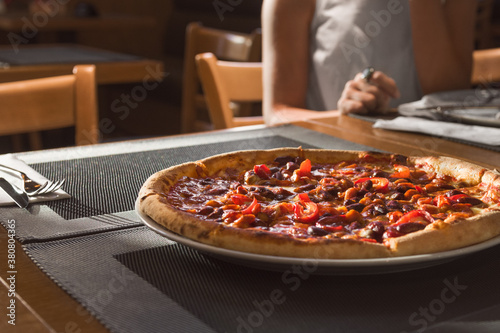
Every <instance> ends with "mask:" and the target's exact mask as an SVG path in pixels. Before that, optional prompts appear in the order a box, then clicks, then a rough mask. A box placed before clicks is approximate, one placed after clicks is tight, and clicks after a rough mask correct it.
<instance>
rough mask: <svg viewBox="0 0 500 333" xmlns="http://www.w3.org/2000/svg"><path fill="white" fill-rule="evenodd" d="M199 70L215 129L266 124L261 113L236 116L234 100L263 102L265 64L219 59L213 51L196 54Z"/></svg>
mask: <svg viewBox="0 0 500 333" xmlns="http://www.w3.org/2000/svg"><path fill="white" fill-rule="evenodd" d="M196 64H197V66H198V73H199V75H200V80H201V83H202V87H203V91H204V92H205V96H206V101H207V106H208V110H209V113H210V118H211V120H212V123H213V124H214V127H215V129H224V128H231V127H237V126H245V125H256V124H263V123H264V120H263V117H262V116H254V117H234V114H233V110H232V109H231V108H230V103H231V102H261V101H262V63H260V62H235V61H222V60H218V59H217V57H216V56H215V55H214V54H213V53H210V52H208V53H202V54H198V55H197V56H196Z"/></svg>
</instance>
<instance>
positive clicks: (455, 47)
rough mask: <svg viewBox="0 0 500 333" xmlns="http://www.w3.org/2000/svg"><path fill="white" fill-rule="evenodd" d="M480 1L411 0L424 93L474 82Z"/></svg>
mask: <svg viewBox="0 0 500 333" xmlns="http://www.w3.org/2000/svg"><path fill="white" fill-rule="evenodd" d="M476 5H477V0H447V1H441V0H410V17H411V23H412V35H413V47H414V53H415V63H416V66H417V72H418V77H419V80H420V84H421V86H422V90H423V93H424V94H428V93H432V92H437V91H443V90H454V89H467V88H469V87H470V85H471V72H472V52H473V50H474V27H475V26H474V25H475V16H476V15H475V14H476Z"/></svg>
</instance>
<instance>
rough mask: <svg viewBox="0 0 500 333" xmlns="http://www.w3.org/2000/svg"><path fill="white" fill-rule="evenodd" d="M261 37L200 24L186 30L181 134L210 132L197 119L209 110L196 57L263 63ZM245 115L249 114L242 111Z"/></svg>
mask: <svg viewBox="0 0 500 333" xmlns="http://www.w3.org/2000/svg"><path fill="white" fill-rule="evenodd" d="M261 47H262V34H261V32H260V29H257V30H255V31H254V32H252V33H250V34H243V33H237V32H231V31H225V30H219V29H213V28H207V27H204V26H202V25H201V24H200V23H197V22H193V23H190V24H189V25H188V27H187V29H186V49H185V53H184V74H183V92H182V131H183V132H184V133H186V132H193V131H197V130H207V129H210V127H209V124H206V123H203V122H202V121H200V119H199V117H198V111H199V110H202V111H200V112H203V110H206V102H205V98H204V96H203V93H202V91H201V89H200V80H199V77H198V73H197V70H196V64H195V56H196V55H197V54H200V53H204V52H211V53H213V54H215V55H216V56H217V57H218V58H220V59H221V60H226V61H243V62H247V61H249V62H254V61H255V62H258V61H260V59H261ZM241 112H242V113H248V112H245V111H241Z"/></svg>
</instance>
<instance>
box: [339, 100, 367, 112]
mask: <svg viewBox="0 0 500 333" xmlns="http://www.w3.org/2000/svg"><path fill="white" fill-rule="evenodd" d="M337 107H338V109H339V111H340V112H341V113H342V114H348V113H358V114H367V113H368V109H367V108H366V107H365V106H364V104H363V103H361V102H360V101H355V100H352V99H346V98H341V99H339V101H338V103H337Z"/></svg>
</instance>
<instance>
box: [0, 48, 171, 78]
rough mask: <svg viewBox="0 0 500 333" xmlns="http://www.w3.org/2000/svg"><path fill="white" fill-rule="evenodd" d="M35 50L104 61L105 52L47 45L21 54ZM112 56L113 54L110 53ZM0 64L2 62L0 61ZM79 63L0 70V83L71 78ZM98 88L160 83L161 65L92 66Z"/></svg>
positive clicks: (127, 62) (145, 62) (139, 62)
mask: <svg viewBox="0 0 500 333" xmlns="http://www.w3.org/2000/svg"><path fill="white" fill-rule="evenodd" d="M37 48H43V49H50V48H67V49H70V50H72V51H74V52H75V53H76V52H78V50H82V51H88V52H95V53H96V54H99V53H102V54H103V58H105V56H106V54H108V53H109V52H108V51H105V50H100V49H95V48H90V47H84V46H80V45H73V44H48V45H42V44H37V45H24V46H22V47H20V52H22V51H23V50H29V51H30V52H34V51H36V49H37ZM9 49H10V46H3V47H0V52H1V50H9ZM110 54H112V53H110ZM0 61H1V59H0ZM79 63H81V62H79V61H78V60H75V61H74V62H69V61H68V62H65V63H52V62H48V63H46V64H40V63H39V62H37V64H36V65H33V64H29V63H26V64H23V65H12V66H9V67H4V68H0V83H1V82H10V81H18V80H27V79H35V78H41V77H48V76H57V75H66V74H71V73H72V71H73V67H74V66H75V65H77V64H79ZM95 66H96V80H97V84H120V83H135V82H144V81H160V80H161V77H162V76H163V63H162V62H161V61H158V60H152V59H145V58H140V57H135V58H131V59H130V60H120V61H116V60H110V61H99V62H95Z"/></svg>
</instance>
